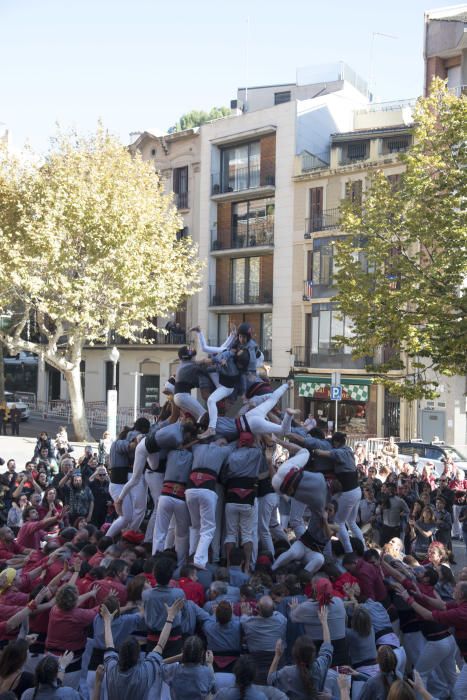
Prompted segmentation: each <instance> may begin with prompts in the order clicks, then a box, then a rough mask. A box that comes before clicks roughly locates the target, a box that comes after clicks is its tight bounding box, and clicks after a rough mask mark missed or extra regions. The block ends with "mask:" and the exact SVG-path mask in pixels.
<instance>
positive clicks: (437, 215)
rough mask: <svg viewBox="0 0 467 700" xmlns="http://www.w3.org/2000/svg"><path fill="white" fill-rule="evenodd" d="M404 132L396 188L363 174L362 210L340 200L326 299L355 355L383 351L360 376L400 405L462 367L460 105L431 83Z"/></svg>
mask: <svg viewBox="0 0 467 700" xmlns="http://www.w3.org/2000/svg"><path fill="white" fill-rule="evenodd" d="M413 133H414V145H413V146H412V147H411V149H410V150H409V151H408V153H406V154H404V155H402V156H401V160H402V161H403V162H404V163H405V166H406V170H405V173H404V174H403V175H402V178H401V181H400V185H399V187H397V188H392V187H391V184H390V183H389V181H388V179H387V178H386V177H385V176H384V174H383V172H381V171H378V170H377V171H376V172H374V173H372V174H371V176H370V178H369V182H368V185H369V187H368V189H367V191H366V195H365V198H364V201H363V204H362V205H360V206H358V205H355V204H351V203H349V202H347V203H343V205H342V209H341V211H342V221H341V229H342V230H343V231H345V232H346V233H348V234H349V235H348V236H347V237H345V238H344V239H339V240H338V241H337V243H336V247H337V266H338V271H337V274H336V282H337V287H338V290H339V292H338V294H337V297H336V301H337V304H338V308H339V309H340V310H341V311H342V312H343V313H345V314H346V315H348V316H350V317H351V318H352V320H353V323H354V331H355V335H354V336H353V337H352V338H347V339H346V340H345V343H346V344H347V345H350V346H351V347H352V348H353V352H354V355H355V356H357V357H364V356H370V357H375V358H377V357H378V352H379V351H380V350H381V348H382V347H383V348H384V347H389V348H392V349H393V351H394V354H393V356H392V359H390V360H389V361H387V362H384V363H383V362H379V363H377V362H375V364H374V365H372V366H370V367H368V368H367V369H369V370H371V371H374V372H379V373H381V375H382V376H381V378H380V380H379V381H380V382H381V383H383V384H384V385H386V386H387V387H388V388H389V390H390V391H391V392H392V393H395V394H398V395H400V396H403V397H405V398H407V399H416V398H423V397H425V398H433V396H435V395H436V386H437V381H436V379H434V377H436V376H437V375H438V374H444V375H454V374H459V375H463V374H465V373H466V370H467V354H466V347H467V343H466V341H467V304H466V286H465V281H466V275H467V229H466V202H467V177H466V166H467V162H466V161H467V98H466V97H465V96H463V97H462V98H457V97H455V96H454V95H452V94H451V93H450V92H449V91H448V90H447V88H446V86H445V84H444V83H443V81H441V80H439V79H438V80H436V81H434V83H433V85H432V91H431V93H430V95H429V96H428V97H426V98H421V99H419V100H418V103H417V106H416V109H415V113H414V130H413ZM342 341H343V339H342V338H340V342H342ZM380 358H381V354H380ZM391 369H398V370H402V371H401V377H400V378H398V379H397V378H395V376H393V377H392V378H391V376H390V375H389V376H387V375H386V373H387V372H388V371H389V370H391Z"/></svg>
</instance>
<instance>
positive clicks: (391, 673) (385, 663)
mask: <svg viewBox="0 0 467 700" xmlns="http://www.w3.org/2000/svg"><path fill="white" fill-rule="evenodd" d="M376 662H377V664H378V666H379V668H380V671H381V673H382V674H383V676H384V678H383V682H384V685H385V686H386V690H388V689H389V687H390V685H391V683H392V682H393V681H394V680H395V678H396V668H397V657H396V655H395V654H394V652H393V650H392V649H391V647H390V646H387V645H386V644H383V645H382V646H380V647H379V649H378V652H377V654H376Z"/></svg>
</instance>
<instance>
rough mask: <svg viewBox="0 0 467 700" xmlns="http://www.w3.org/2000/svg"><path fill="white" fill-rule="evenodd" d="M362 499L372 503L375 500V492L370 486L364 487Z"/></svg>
mask: <svg viewBox="0 0 467 700" xmlns="http://www.w3.org/2000/svg"><path fill="white" fill-rule="evenodd" d="M363 498H364V499H365V501H374V500H375V492H374V490H373V489H372V488H371V486H365V487H364V488H363Z"/></svg>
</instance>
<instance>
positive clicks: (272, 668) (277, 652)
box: [268, 639, 284, 684]
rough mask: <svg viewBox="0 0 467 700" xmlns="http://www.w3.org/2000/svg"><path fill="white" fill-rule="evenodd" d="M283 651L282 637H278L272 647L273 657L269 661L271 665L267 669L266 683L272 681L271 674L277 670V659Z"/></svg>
mask: <svg viewBox="0 0 467 700" xmlns="http://www.w3.org/2000/svg"><path fill="white" fill-rule="evenodd" d="M283 653H284V644H283V642H282V639H278V640H277V641H276V646H275V649H274V657H273V659H272V661H271V665H270V667H269V671H268V684H269V683H271V682H272V678H271V676H272V674H273V673H275V672H276V671H277V667H278V666H279V661H280V660H281V656H282V654H283Z"/></svg>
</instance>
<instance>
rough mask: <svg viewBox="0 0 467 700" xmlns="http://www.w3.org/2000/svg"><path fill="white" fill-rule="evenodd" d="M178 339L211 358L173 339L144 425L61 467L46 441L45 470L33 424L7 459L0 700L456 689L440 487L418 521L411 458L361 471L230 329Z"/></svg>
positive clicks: (464, 668) (463, 623)
mask: <svg viewBox="0 0 467 700" xmlns="http://www.w3.org/2000/svg"><path fill="white" fill-rule="evenodd" d="M192 332H194V333H196V335H197V337H198V340H199V345H200V347H201V349H202V350H203V351H204V352H205V353H206V354H207V355H208V359H203V360H200V361H198V360H197V359H196V351H195V350H194V349H193V348H191V347H188V346H183V347H182V348H181V349H180V350H179V353H178V355H179V359H180V364H179V367H178V369H177V373H176V375H175V377H174V378H173V379H171V380H169V382H168V383H167V384H166V386H165V389H164V393H165V394H166V396H167V402H166V404H165V405H164V406H163V409H162V411H161V414H160V415H159V416H158V419H157V420H156V421H155V422H154V423H153V424H150V423H149V421H148V420H147V419H146V418H139V419H138V420H137V421H135V423H134V425H133V426H132V427H131V428H125V429H124V430H123V431H122V432H121V434H120V435H119V436H118V437H117V439H116V440H115V441H113V442H111V441H109V440H108V436H106V438H105V440H104V441H103V442H102V443H101V446H100V448H101V449H100V450H99V455H98V456H97V458H96V457H94V455H93V454H92V448H91V452H90V453H89V452H88V453H87V454H85V456H84V458H81V459H80V460H78V465H76V463H75V461H74V459H73V457H72V456H71V455H70V453H69V452H68V449H67V441H66V440H64V439H63V435H62V441H61V446H60V450H59V452H60V453H61V454H59V455H57V456H58V461H57V464H56V465H52V463H51V459H50V458H49V456H48V455H46V454H45V452H46V450H47V451H49V448H50V445H49V443H48V442H47V436H44V435H43V434H42V435H41V436H40V441H39V442H38V454H37V455H36V459H35V460H33V461H32V462H31V463H28V465H27V468H26V471H25V473H24V474H23V475H21V476H20V475H17V474H16V471H15V465H14V460H12V459H10V461H9V462H8V466H7V475H3V477H2V478H3V482H2V484H3V493H4V498H6V497H7V496H8V495H9V496H10V497H11V499H12V502H13V503H12V506H11V509H12V516H13V515H15V517H16V518H17V519H16V523H15V524H14V525H13V523H10V524H11V527H9V526H8V525H5V526H3V527H2V528H0V563H1V567H0V568H1V572H0V638H1V645H2V647H3V648H2V652H1V656H0V700H6V699H7V698H8V699H9V700H10V699H11V698H25V699H26V700H29V699H30V698H35V699H39V700H41V699H42V698H44V699H45V698H66V699H74V698H92V699H93V700H97V699H98V698H99V699H101V698H102V699H104V700H105V699H106V698H109V699H110V700H117V699H120V698H130V697H131V698H134V697H138V698H140V699H141V700H146V699H154V700H158V699H159V698H170V697H171V698H172V700H185V699H186V700H195V699H196V700H198V699H199V700H201V699H203V698H209V697H217V698H220V699H221V700H222V699H224V700H242V699H245V700H265V698H271V699H277V700H280V699H281V698H293V699H295V700H302V699H303V700H305V698H317V697H318V696H319V698H320V699H321V698H333V699H334V698H335V699H336V700H337V699H338V698H339V699H342V700H344V699H345V700H347V698H350V697H352V700H360V699H361V700H368V699H369V698H372V699H373V698H377V700H386V698H388V699H389V700H406V699H407V700H409V699H410V700H411V699H412V698H414V699H415V698H417V700H418V699H419V698H420V697H422V698H424V699H426V700H428V699H429V698H435V699H438V700H444V699H447V698H454V700H464V699H465V698H466V697H467V665H466V664H465V660H466V659H467V570H462V571H461V572H460V574H459V576H458V580H457V582H456V581H455V579H454V576H453V575H452V571H451V569H450V563H449V558H450V557H451V560H452V555H450V552H449V548H448V546H447V543H446V542H445V543H443V542H439V541H437V538H436V536H437V533H438V531H439V532H440V533H443V532H444V533H445V531H446V523H447V522H448V520H447V519H446V517H444V515H443V506H444V511H445V512H446V502H447V500H448V499H447V498H446V495H445V494H444V495H443V488H445V487H444V486H440V487H439V488H438V487H437V486H436V485H435V484H433V486H434V488H433V489H431V486H428V488H429V489H430V491H432V492H433V495H434V498H435V506H436V508H435V509H433V518H429V517H428V516H427V515H426V513H427V509H431V505H429V504H427V503H425V502H424V501H423V496H424V494H425V493H426V492H425V491H424V490H423V489H424V485H425V484H426V483H427V479H424V478H423V476H422V475H419V474H417V472H416V470H415V469H414V468H413V466H412V467H411V465H408V464H407V465H405V464H403V465H402V466H401V467H400V468H399V470H398V471H397V470H396V469H395V468H394V470H391V468H390V467H389V466H388V464H387V463H386V464H384V465H383V464H381V465H380V466H379V474H378V472H377V469H378V466H377V461H376V460H373V459H371V458H370V456H369V455H365V454H364V453H362V452H361V451H360V452H357V456H358V457H359V459H357V462H359V463H358V464H357V463H356V459H355V455H354V453H353V451H352V450H351V449H350V447H349V446H348V445H347V444H346V436H345V434H343V433H339V432H335V433H334V434H332V435H331V436H329V437H326V435H325V434H324V433H323V432H322V426H320V425H319V424H318V425H317V423H316V421H315V420H314V419H311V418H310V419H308V420H306V421H304V422H301V421H300V416H299V415H298V414H299V412H297V411H294V410H292V409H285V410H281V407H280V400H281V399H282V397H284V396H285V395H286V393H287V392H288V391H289V390H290V388H291V387H292V386H293V382H292V381H289V382H287V383H284V384H283V385H281V386H279V387H278V388H276V389H273V387H272V386H271V384H270V382H269V380H268V376H267V373H265V372H264V370H263V363H264V358H263V356H262V353H261V351H260V349H259V348H258V347H257V345H256V343H255V341H254V339H253V337H252V336H253V333H252V329H251V327H250V326H249V325H248V324H245V323H244V324H241V325H240V326H239V327H238V329H234V330H233V331H232V333H231V335H230V336H229V338H228V339H227V340H226V341H225V343H224V344H223V345H222V346H219V347H217V346H216V347H213V346H209V345H207V344H206V341H205V338H204V336H203V333H202V331H201V330H200V329H199V328H195V329H192ZM193 390H198V391H199V392H200V394H201V396H202V397H203V399H204V400H206V406H204V405H203V403H201V401H199V400H198V399H197V398H196V397H195V396H194V395H193V394H192V392H193ZM227 399H228V400H229V401H230V402H231V403H232V402H234V401H236V400H237V399H238V402H239V404H240V406H241V408H240V409H239V410H238V411H237V413H236V415H235V417H230V416H228V415H226V413H230V412H231V410H230V409H226V404H225V402H226V400H227ZM388 449H389V452H390V451H391V450H395V449H396V448H394V443H393V441H391V443H390V444H389V446H388ZM41 459H42V462H41V461H40V460H41ZM12 462H13V466H12V464H11V463H12ZM45 463H48V465H47V464H45ZM395 463H396V462H395V461H394V462H393V464H395ZM40 464H42V466H40ZM44 464H45V466H44ZM55 466H56V468H54V467H55ZM77 467H78V468H77ZM406 467H407V468H406ZM383 470H385V471H387V472H389V473H388V474H385V477H384V483H383V480H382V479H378V476H381V477H383ZM410 471H411V472H412V473H410ZM54 472H56V473H54ZM374 472H376V473H374ZM44 475H45V476H44ZM412 477H415V478H412ZM378 482H379V485H378ZM466 485H467V484H466V483H465V482H464V483H458V484H457V486H456V487H455V488H454V487H452V489H451V490H452V491H453V492H454V493H455V494H456V495H457V493H460V494H462V493H464V497H465V487H466ZM362 486H363V488H364V496H363V498H362V488H361V487H362ZM446 488H449V486H446ZM435 492H436V493H435ZM148 494H149V495H150V499H149V504H148ZM33 497H35V501H34V502H33ZM110 498H111V499H112V501H113V506H112V507H111V506H110ZM21 499H22V500H23V502H21ZM29 499H30V500H29ZM428 502H429V503H430V495H429V496H428ZM150 504H152V508H151V507H149V508H148V505H150ZM373 504H374V507H373ZM459 505H460V508H459V510H458V512H457V524H458V526H462V530H463V532H464V531H465V532H467V522H466V521H467V512H466V508H465V506H462V504H461V503H460V502H459ZM416 506H417V507H418V509H419V515H417V514H416ZM17 511H18V513H17ZM148 515H149V517H147V516H148ZM8 517H9V516H8ZM449 522H450V521H449ZM443 526H444V527H443ZM448 527H449V528H450V525H449V526H448ZM363 532H365V535H364V534H363ZM450 534H451V533H450V532H449V535H450ZM447 571H449V572H450V573H451V576H449V575H448V574H447Z"/></svg>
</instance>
